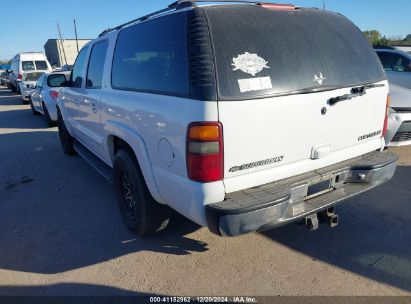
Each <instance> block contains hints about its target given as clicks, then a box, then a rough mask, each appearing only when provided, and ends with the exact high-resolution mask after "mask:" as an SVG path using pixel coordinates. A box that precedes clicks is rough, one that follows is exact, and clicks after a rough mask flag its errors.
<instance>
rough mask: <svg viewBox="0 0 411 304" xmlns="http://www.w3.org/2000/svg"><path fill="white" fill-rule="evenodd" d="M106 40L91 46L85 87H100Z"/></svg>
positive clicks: (106, 46)
mask: <svg viewBox="0 0 411 304" xmlns="http://www.w3.org/2000/svg"><path fill="white" fill-rule="evenodd" d="M107 48H108V41H107V40H104V41H101V42H98V43H96V44H95V45H94V46H93V49H92V50H91V54H90V61H89V64H88V69H87V78H86V87H87V88H91V89H101V85H102V81H103V72H104V63H105V61H106V54H107Z"/></svg>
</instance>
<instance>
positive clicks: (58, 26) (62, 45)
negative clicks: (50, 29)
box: [57, 23, 67, 64]
mask: <svg viewBox="0 0 411 304" xmlns="http://www.w3.org/2000/svg"><path fill="white" fill-rule="evenodd" d="M57 29H58V31H59V36H60V42H61V47H62V48H63V55H64V61H65V62H66V64H67V58H66V51H65V50H64V43H63V37H62V36H61V31H60V25H59V24H58V23H57Z"/></svg>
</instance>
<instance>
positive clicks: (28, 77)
mask: <svg viewBox="0 0 411 304" xmlns="http://www.w3.org/2000/svg"><path fill="white" fill-rule="evenodd" d="M43 75H44V73H39V72H34V73H27V74H25V75H24V78H23V80H24V81H37V80H39V79H40V77H41V76H43Z"/></svg>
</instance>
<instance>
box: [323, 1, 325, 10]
mask: <svg viewBox="0 0 411 304" xmlns="http://www.w3.org/2000/svg"><path fill="white" fill-rule="evenodd" d="M323 10H325V1H323Z"/></svg>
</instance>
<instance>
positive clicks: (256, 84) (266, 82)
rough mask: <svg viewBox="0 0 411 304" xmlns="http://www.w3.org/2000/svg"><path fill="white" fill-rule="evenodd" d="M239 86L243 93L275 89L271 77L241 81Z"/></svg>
mask: <svg viewBox="0 0 411 304" xmlns="http://www.w3.org/2000/svg"><path fill="white" fill-rule="evenodd" d="M238 84H239V85H240V92H241V93H246V92H252V91H262V90H269V89H272V88H273V85H272V83H271V77H258V78H249V79H239V80H238Z"/></svg>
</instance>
